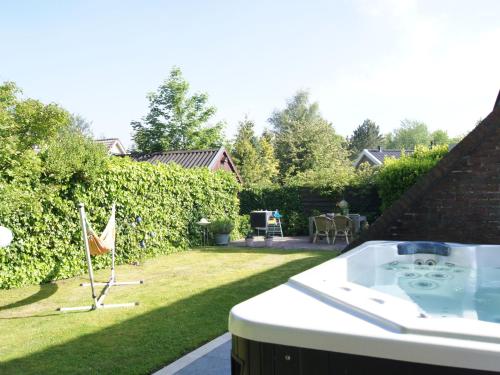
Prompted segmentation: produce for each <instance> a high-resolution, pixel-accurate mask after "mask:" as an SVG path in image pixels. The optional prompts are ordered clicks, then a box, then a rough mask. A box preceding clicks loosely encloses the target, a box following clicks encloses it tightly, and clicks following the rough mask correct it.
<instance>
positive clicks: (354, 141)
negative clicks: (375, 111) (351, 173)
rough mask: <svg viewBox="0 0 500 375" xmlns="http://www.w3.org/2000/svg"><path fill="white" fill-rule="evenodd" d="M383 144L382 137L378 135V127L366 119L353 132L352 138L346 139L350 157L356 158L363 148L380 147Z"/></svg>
mask: <svg viewBox="0 0 500 375" xmlns="http://www.w3.org/2000/svg"><path fill="white" fill-rule="evenodd" d="M383 142H384V137H383V135H382V134H381V133H380V128H379V126H378V125H377V124H375V122H373V121H372V120H370V119H366V120H365V121H363V123H362V124H361V125H359V126H358V127H357V128H356V129H355V130H354V132H353V133H352V136H351V137H349V139H348V143H349V151H350V152H351V157H356V156H357V155H358V154H359V153H360V152H361V151H363V149H365V148H376V147H378V146H382V145H383Z"/></svg>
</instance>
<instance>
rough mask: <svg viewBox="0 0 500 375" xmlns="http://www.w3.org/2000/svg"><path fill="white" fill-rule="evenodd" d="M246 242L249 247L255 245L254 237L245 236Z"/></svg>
mask: <svg viewBox="0 0 500 375" xmlns="http://www.w3.org/2000/svg"><path fill="white" fill-rule="evenodd" d="M245 244H246V245H247V247H253V238H245Z"/></svg>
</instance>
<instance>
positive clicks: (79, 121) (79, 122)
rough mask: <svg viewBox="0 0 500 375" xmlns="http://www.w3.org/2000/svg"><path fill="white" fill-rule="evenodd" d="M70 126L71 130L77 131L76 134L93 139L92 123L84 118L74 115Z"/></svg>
mask: <svg viewBox="0 0 500 375" xmlns="http://www.w3.org/2000/svg"><path fill="white" fill-rule="evenodd" d="M69 126H70V128H71V129H73V130H75V131H76V132H78V133H80V134H82V135H84V136H87V137H92V136H93V134H92V129H91V128H90V126H91V122H89V121H87V120H86V119H85V118H84V117H82V116H80V115H77V114H75V113H73V114H72V115H71V117H70V123H69Z"/></svg>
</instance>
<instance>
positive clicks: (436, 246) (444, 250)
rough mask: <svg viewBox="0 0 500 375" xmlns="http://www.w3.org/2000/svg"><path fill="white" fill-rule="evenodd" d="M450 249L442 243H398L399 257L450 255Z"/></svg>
mask: <svg viewBox="0 0 500 375" xmlns="http://www.w3.org/2000/svg"><path fill="white" fill-rule="evenodd" d="M450 250H451V248H450V247H449V246H448V245H446V244H445V243H443V242H430V241H412V242H402V243H398V254H399V255H411V254H435V255H443V256H448V255H450Z"/></svg>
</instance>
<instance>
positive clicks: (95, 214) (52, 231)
mask: <svg viewBox="0 0 500 375" xmlns="http://www.w3.org/2000/svg"><path fill="white" fill-rule="evenodd" d="M238 191H239V185H238V183H237V182H236V180H235V179H234V177H233V176H232V175H231V174H229V173H227V172H222V171H220V172H216V173H213V172H210V171H209V170H208V169H206V168H205V169H184V168H182V167H180V166H177V165H175V164H168V165H151V164H149V163H137V162H132V161H130V160H128V159H119V158H112V159H111V160H110V161H109V162H108V164H107V166H106V168H104V169H103V170H100V171H99V176H98V178H95V179H92V181H90V182H88V183H86V184H85V183H82V182H78V183H73V184H59V185H57V184H37V185H34V186H32V187H31V188H30V187H28V185H27V186H26V188H23V189H21V190H20V189H18V188H16V187H15V186H12V185H9V184H3V185H2V184H0V219H1V224H2V225H5V226H7V227H9V228H11V229H12V230H13V231H14V235H15V240H14V242H13V243H12V244H11V245H10V246H9V247H7V248H2V249H0V288H12V287H18V286H21V285H27V284H35V283H40V282H47V281H51V280H56V279H62V278H67V277H71V276H74V275H78V274H82V273H84V272H85V271H86V268H85V267H86V266H85V261H84V253H83V250H82V243H81V232H80V224H79V217H78V210H77V204H78V202H83V203H84V204H85V205H86V208H87V213H88V217H89V219H90V221H91V223H92V225H93V227H94V228H95V229H96V230H97V231H101V230H102V229H103V228H104V226H105V224H106V222H107V220H108V218H109V214H110V209H111V204H112V202H116V207H117V218H116V219H117V225H118V228H117V261H118V263H125V262H133V261H137V260H141V259H144V258H145V257H151V256H154V255H156V254H165V253H169V252H174V251H178V250H182V249H186V248H187V247H188V246H190V245H194V244H197V243H198V242H199V240H200V234H199V228H198V227H197V226H196V224H195V223H196V222H197V221H198V220H199V219H200V218H201V217H207V218H208V219H209V220H211V219H216V218H221V217H229V218H230V219H233V220H235V221H236V220H238V211H239V200H238V196H237V194H238ZM137 218H140V220H138V219H137ZM109 263H110V257H108V256H100V257H95V259H94V265H95V267H96V268H103V267H107V266H109Z"/></svg>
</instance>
